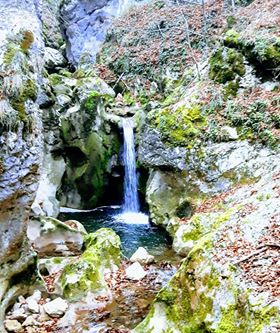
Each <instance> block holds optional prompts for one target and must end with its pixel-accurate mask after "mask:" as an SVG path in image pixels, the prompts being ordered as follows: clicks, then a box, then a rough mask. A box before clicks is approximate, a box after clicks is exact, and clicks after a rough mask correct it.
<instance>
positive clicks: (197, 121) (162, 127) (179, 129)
mask: <svg viewBox="0 0 280 333" xmlns="http://www.w3.org/2000/svg"><path fill="white" fill-rule="evenodd" d="M148 117H149V119H150V124H151V125H152V126H154V127H156V128H157V129H158V130H159V131H160V133H161V136H162V138H163V140H164V141H167V142H168V143H170V144H172V145H175V146H187V147H192V145H193V143H194V141H195V139H196V138H198V137H200V135H201V131H202V129H203V128H204V127H205V125H206V119H205V117H204V116H202V114H201V108H200V106H199V105H191V106H190V107H186V106H181V107H178V108H177V109H176V110H170V109H168V108H165V109H162V110H156V111H152V112H150V114H149V115H148Z"/></svg>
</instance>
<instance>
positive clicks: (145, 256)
mask: <svg viewBox="0 0 280 333" xmlns="http://www.w3.org/2000/svg"><path fill="white" fill-rule="evenodd" d="M154 259H155V258H154V256H152V255H150V254H149V253H148V251H147V250H146V249H145V248H144V247H139V248H138V249H137V250H136V251H135V252H134V253H133V255H132V256H131V258H130V261H131V262H139V263H140V264H150V263H152V262H153V261H154Z"/></svg>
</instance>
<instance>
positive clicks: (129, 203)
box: [122, 118, 140, 213]
mask: <svg viewBox="0 0 280 333" xmlns="http://www.w3.org/2000/svg"><path fill="white" fill-rule="evenodd" d="M122 124H123V136H124V154H123V162H124V168H125V178H124V206H123V210H124V212H125V213H128V212H129V213H130V212H133V213H137V212H139V209H140V207H139V198H138V192H137V174H136V154H135V145H134V133H133V127H134V124H133V120H132V119H131V118H123V123H122Z"/></svg>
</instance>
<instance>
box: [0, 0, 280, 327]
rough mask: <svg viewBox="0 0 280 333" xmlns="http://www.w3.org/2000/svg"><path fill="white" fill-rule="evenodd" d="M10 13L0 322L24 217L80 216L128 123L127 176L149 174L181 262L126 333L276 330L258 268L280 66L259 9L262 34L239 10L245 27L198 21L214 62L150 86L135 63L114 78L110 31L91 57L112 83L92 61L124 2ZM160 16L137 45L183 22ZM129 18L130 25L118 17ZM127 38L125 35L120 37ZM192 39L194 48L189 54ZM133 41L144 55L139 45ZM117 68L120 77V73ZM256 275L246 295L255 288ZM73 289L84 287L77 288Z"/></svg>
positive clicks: (268, 289)
mask: <svg viewBox="0 0 280 333" xmlns="http://www.w3.org/2000/svg"><path fill="white" fill-rule="evenodd" d="M16 3H17V2H13V1H9V2H8V3H7V2H5V4H3V6H2V8H1V13H2V14H1V15H2V16H3V17H5V20H3V22H6V23H2V24H3V25H4V26H3V28H4V31H6V32H8V31H9V32H10V31H11V32H10V33H9V34H8V33H7V35H5V34H4V35H1V45H2V46H1V51H2V52H1V54H2V63H3V64H2V71H3V73H4V75H3V76H1V98H0V99H1V101H0V103H1V104H0V106H1V108H0V124H1V125H0V131H1V132H0V134H1V143H0V144H1V152H0V180H1V182H0V186H1V193H0V199H1V214H0V221H1V222H0V240H1V242H0V250H1V260H0V264H1V265H2V266H1V273H0V274H1V276H0V278H1V280H0V287H1V288H0V291H1V293H0V298H2V299H1V301H2V304H1V305H2V308H1V311H2V312H0V315H1V316H2V317H3V311H4V310H5V308H6V307H7V306H8V305H9V304H10V303H11V302H12V301H13V299H14V298H15V297H16V295H17V294H18V292H19V289H20V288H22V285H18V286H17V285H15V286H13V284H14V281H18V280H20V279H14V280H13V279H12V280H11V279H10V277H11V278H12V276H13V275H15V274H16V275H17V274H19V273H20V272H22V271H23V270H25V269H26V268H27V266H28V265H29V264H31V265H32V264H33V263H34V257H35V255H34V254H33V253H32V252H31V251H30V250H29V247H28V246H25V244H26V243H25V242H24V240H25V229H26V222H27V220H28V217H29V215H30V206H31V205H32V209H33V214H35V215H41V216H42V215H47V216H56V215H57V214H58V212H59V205H65V206H68V207H73V208H92V207H95V206H96V205H98V204H100V203H102V202H103V201H102V200H103V199H104V196H106V189H107V188H108V186H109V185H110V177H111V176H112V173H114V170H118V171H119V168H120V167H121V162H120V158H119V157H120V145H121V135H120V127H121V126H120V120H121V117H122V116H127V115H129V116H133V117H134V120H135V124H136V132H137V147H138V166H139V167H140V168H142V170H145V171H147V170H148V171H147V172H148V173H149V179H148V183H147V187H146V186H145V184H144V186H143V188H144V190H143V191H146V201H147V203H148V205H149V210H150V214H151V219H152V221H153V222H154V223H155V224H158V225H160V226H163V227H164V228H166V229H167V230H168V231H169V233H170V235H171V236H172V237H173V239H174V241H173V248H174V250H175V251H176V252H177V253H179V254H180V255H181V256H183V257H184V258H186V259H185V260H184V262H183V264H182V266H181V268H180V269H179V271H178V273H177V274H176V275H175V276H174V278H173V279H172V280H171V281H170V283H169V284H168V285H167V286H166V287H165V288H163V289H162V291H161V292H160V293H159V295H158V296H157V298H156V300H155V301H154V303H153V305H152V308H151V311H150V314H149V315H148V317H147V318H146V319H145V320H144V321H143V323H142V324H140V325H139V326H138V327H137V328H136V329H135V332H165V331H168V332H174V333H175V332H193V331H197V332H218V333H220V332H226V333H233V332H240V333H241V332H248V333H249V332H250V333H252V332H270V333H274V332H277V329H278V327H279V325H278V324H279V316H278V315H277V311H278V308H277V307H278V305H277V303H276V302H275V298H276V297H277V291H276V290H275V287H274V285H273V284H271V283H270V282H269V281H270V280H273V279H277V276H276V275H275V276H274V275H273V276H272V277H271V276H269V275H266V272H265V271H267V272H274V270H273V265H274V264H275V260H276V259H277V246H276V247H275V246H273V244H278V243H277V242H278V240H279V238H278V234H277V230H279V229H277V228H279V184H278V182H279V97H277V96H278V94H279V76H278V73H279V61H280V60H279V41H278V39H277V38H276V34H277V27H276V25H275V22H274V21H275V20H276V19H275V17H273V15H271V7H269V6H268V5H267V6H268V7H265V8H263V13H264V14H265V15H264V17H265V22H263V25H259V24H258V22H256V20H254V19H252V20H246V18H247V19H248V17H251V18H252V17H253V18H254V17H256V15H252V13H249V14H248V12H246V8H245V10H244V12H242V11H241V10H240V15H241V16H242V15H243V16H242V17H244V18H245V19H244V21H242V22H247V23H246V24H248V25H247V29H244V26H243V25H242V24H241V25H240V24H238V23H236V22H238V20H237V19H236V18H235V20H233V22H235V23H232V22H231V23H230V24H229V23H226V24H227V26H225V21H226V20H224V21H223V22H222V23H221V22H219V23H217V22H216V21H215V20H214V21H211V19H209V26H210V27H212V26H213V27H214V29H217V28H221V30H219V31H222V32H221V38H220V39H219V40H218V41H215V42H214V41H213V40H212V38H213V36H210V37H209V39H210V43H209V44H210V48H211V52H210V53H208V54H206V56H204V57H202V55H203V52H201V54H200V55H199V56H198V57H197V60H196V64H195V63H191V64H190V63H188V66H187V69H186V70H185V71H184V73H183V76H182V77H181V78H180V79H178V73H177V72H176V73H177V74H176V75H173V74H172V72H171V70H170V71H167V72H168V73H167V74H166V73H163V75H162V77H161V79H162V81H161V80H159V81H160V82H155V81H154V80H155V76H154V74H153V73H152V74H151V72H149V73H146V72H144V74H143V69H145V66H143V63H141V66H140V71H138V70H139V68H138V64H137V62H136V64H135V53H133V52H132V56H131V58H129V56H127V57H126V58H125V59H123V58H121V57H120V60H121V61H120V65H121V66H120V67H118V68H114V67H113V68H112V66H111V64H112V58H110V57H109V55H110V52H111V51H110V50H111V49H110V46H112V45H113V46H114V47H115V43H117V44H118V42H119V40H118V38H116V39H114V38H112V34H111V33H110V36H109V37H110V38H109V39H108V40H107V41H106V44H105V46H104V47H105V50H102V51H101V56H100V59H101V60H102V59H103V58H104V54H105V55H106V56H108V59H109V60H108V63H109V65H108V66H109V67H110V68H109V69H110V70H111V71H115V73H114V74H115V78H114V79H113V81H112V82H110V83H111V87H110V86H109V85H108V84H107V83H106V82H105V81H104V80H103V79H100V78H99V77H98V76H97V74H96V72H95V68H93V66H92V64H93V62H94V61H95V58H96V52H97V50H99V49H100V48H101V43H102V42H103V41H104V39H105V36H106V31H107V29H108V27H109V26H110V25H111V19H112V17H113V16H115V15H119V13H120V12H122V11H124V12H125V10H126V8H127V6H128V7H129V6H130V2H129V1H128V2H118V1H111V2H109V1H105V0H104V1H99V2H96V1H82V0H81V1H76V0H75V1H74V0H73V1H63V2H62V3H59V2H56V3H52V2H49V1H43V3H42V6H41V3H40V2H37V1H36V2H35V1H34V3H33V2H32V1H29V2H26V3H25V4H22V7H21V8H18V7H17V9H16ZM255 4H256V7H254V4H253V5H252V6H251V7H249V9H250V10H251V11H253V13H256V12H258V10H259V8H258V6H260V3H259V2H258V1H256V2H255ZM173 5H174V4H173ZM120 6H123V7H122V8H123V10H120ZM168 6H169V5H168ZM168 6H167V5H166V4H165V3H163V2H157V1H156V2H155V4H152V5H151V7H149V6H147V7H145V10H147V11H148V12H149V11H152V13H153V12H156V13H158V14H159V15H158V16H157V17H156V18H155V17H154V16H153V17H152V19H151V20H150V21H151V22H149V23H151V25H149V28H147V29H146V28H144V30H145V32H146V33H145V34H144V35H143V38H148V40H149V38H150V37H149V36H152V37H154V35H155V34H156V35H157V40H158V39H161V38H162V35H163V31H165V30H164V29H165V28H166V30H167V31H168V27H169V25H171V26H172V22H173V20H174V17H173V16H172V15H170V13H173V11H172V10H175V12H176V10H177V15H180V20H183V16H182V14H181V13H180V12H178V11H179V10H180V8H179V9H178V8H177V7H176V6H175V7H176V8H175V9H174V7H168ZM27 8H28V11H27ZM197 8H198V7H195V9H194V7H191V10H195V11H197V10H198V9H199V8H198V9H197ZM277 8H278V7H277V6H275V9H277ZM219 10H220V9H219ZM219 10H217V8H216V7H215V8H214V9H213V11H211V7H210V9H209V12H210V13H212V14H211V15H212V16H211V15H210V14H209V15H210V18H211V17H214V18H215V19H216V18H217V17H216V16H217V13H218V12H219ZM278 11H279V10H278ZM275 12H276V13H277V10H275ZM133 13H134V12H133ZM178 13H179V14H178ZM187 13H189V9H188V11H187ZM238 13H239V12H238ZM23 14H24V15H23ZM137 15H140V16H141V17H142V18H144V17H146V16H145V15H143V13H142V12H141V10H140V11H139V13H138V14H137V13H136V14H135V13H134V14H133V15H132V17H134V18H135V17H139V16H137ZM163 15H167V16H166V17H165V16H163ZM215 15H216V16H215ZM246 15H247V16H246ZM275 16H277V15H275ZM147 17H148V18H149V16H147ZM163 17H165V18H166V21H164V20H162V18H163ZM196 17H198V16H196ZM22 18H24V20H23V19H22ZM41 18H42V21H43V24H42V25H41V23H42V22H41V21H40V19H41ZM268 18H269V19H270V21H269V19H268ZM129 19H131V17H130V16H129V13H128V16H127V17H125V18H124V20H129ZM153 20H155V21H153ZM157 20H159V21H157ZM162 21H164V22H163V23H164V24H163V25H162V24H161V22H162ZM1 22H2V21H1ZM127 22H130V21H127ZM191 22H192V21H191ZM213 22H214V23H213ZM154 23H155V24H154ZM5 24H6V25H5ZM192 24H193V25H194V24H195V22H192ZM211 24H212V26H211ZM266 24H267V25H271V26H273V27H274V29H270V28H269V29H268V28H267V27H266ZM229 25H230V26H229ZM143 26H144V27H146V25H145V24H144V25H142V26H141V29H142V30H143ZM11 27H12V29H11ZM120 27H121V28H119V26H118V29H121V31H122V32H121V34H120V31H119V30H117V32H116V36H117V37H118V36H119V35H118V34H120V36H121V37H123V35H122V34H124V33H125V31H126V29H124V30H122V29H123V21H122V24H121V25H120ZM158 27H159V28H158ZM21 28H22V29H23V30H21V31H20V29H21ZM128 28H129V29H128V30H129V33H130V31H131V30H133V29H132V26H129V27H128ZM135 28H137V27H135ZM262 29H263V30H262ZM142 30H141V31H142ZM175 30H177V28H176V26H175ZM171 31H173V30H171ZM209 31H210V32H211V28H209ZM216 31H217V30H215V32H216ZM275 31H276V32H275ZM262 33H263V34H264V35H263V36H265V37H263V36H262V37H260V35H261V34H262ZM198 34H199V33H198V30H196V29H195V31H194V35H195V36H198ZM135 35H137V34H135ZM129 36H130V35H128V37H127V38H126V39H125V40H126V43H127V47H128V46H129V45H130V44H131V45H133V43H134V42H135V43H136V46H137V45H138V44H137V43H138V42H139V40H136V41H135V40H134V41H133V40H130V39H129V38H130V37H129ZM43 38H44V42H45V45H46V47H44V46H43ZM196 38H197V37H196ZM199 38H201V37H199ZM199 38H197V39H195V40H194V41H193V44H194V45H196V47H197V49H195V50H200V51H201V49H200V48H203V47H204V46H203V45H204V44H203V43H204V42H202V40H201V39H199ZM64 39H66V45H65V44H64ZM248 40H249V42H248ZM132 41H133V42H132ZM184 41H185V38H182V40H180V43H185V42H184ZM110 43H111V44H112V45H109V44H110ZM131 45H130V46H131ZM143 45H144V53H145V52H146V50H145V47H147V45H150V44H149V43H144V44H143ZM176 45H177V44H176ZM183 45H184V47H183V49H185V50H187V51H188V52H189V53H191V52H194V51H191V50H190V47H189V45H188V44H183ZM201 45H202V46H201ZM108 46H109V47H108ZM134 46H135V45H134ZM171 49H172V48H171ZM180 50H181V49H180ZM42 51H44V52H42ZM132 51H133V50H132ZM142 51H143V50H141V52H142ZM108 52H109V53H108ZM141 52H140V53H139V54H141V55H142V53H141ZM180 52H181V51H180ZM197 52H198V51H197ZM43 53H44V70H43V75H42V76H41V71H42V69H43V64H42V61H41V59H42V54H43ZM136 54H138V53H136ZM180 54H181V53H180ZM184 54H185V53H184V52H183V51H182V56H184ZM177 56H178V55H175V57H177ZM200 56H201V58H200ZM169 57H171V58H169ZM172 57H174V54H172V52H171V53H169V52H167V53H166V54H163V55H161V54H160V57H159V58H160V66H159V68H156V70H158V69H160V68H162V66H163V67H165V66H167V64H168V63H170V61H171V62H172V59H174V58H172ZM192 57H193V56H192ZM192 57H191V58H192ZM151 59H153V58H151ZM179 59H180V60H182V61H180V64H181V63H184V58H179ZM188 60H189V58H188ZM99 61H100V60H99ZM178 62H179V60H178ZM113 63H114V61H113ZM118 63H119V62H115V63H114V64H116V65H117V64H118ZM131 63H132V64H133V66H134V65H135V66H136V70H135V67H133V66H131V67H130V64H131ZM174 64H176V63H174ZM103 65H106V64H105V63H104V64H103ZM73 66H74V67H75V66H76V67H77V68H74V67H73ZM167 67H168V66H167ZM168 68H169V67H168ZM123 69H125V70H126V71H128V72H129V73H128V75H127V73H126V72H125V73H124V76H122V74H123V72H124V71H123ZM108 72H109V71H108ZM109 73H110V72H109ZM139 73H140V74H139ZM141 75H142V76H143V77H145V75H148V79H149V80H148V81H150V83H149V84H143V82H144V83H145V82H146V83H147V81H145V80H144V81H142V79H143V77H142V76H141ZM105 78H106V75H105ZM145 79H146V77H145ZM131 80H132V81H131ZM134 86H137V87H138V88H139V89H140V88H141V89H142V87H145V94H144V95H141V94H139V93H138V92H137V94H134V89H133V87H134ZM112 87H114V88H115V90H116V91H117V92H120V94H119V95H118V96H115V91H114V89H112ZM138 88H137V89H138ZM137 89H136V90H137ZM147 91H148V92H149V93H150V94H151V95H147ZM151 96H152V97H151ZM115 168H116V169H115ZM140 168H139V169H140ZM116 174H117V172H116ZM118 176H119V175H118ZM38 183H39V189H38V190H37V187H38ZM35 195H36V198H35ZM34 199H35V201H34ZM37 219H38V221H41V219H42V221H43V218H37ZM46 221H47V222H46V224H47V226H48V225H50V224H54V225H55V226H57V225H58V226H61V224H60V222H59V221H57V220H52V219H50V220H48V218H46ZM48 222H50V223H49V224H48ZM40 223H41V222H40ZM42 225H43V232H42V234H43V233H44V232H45V229H44V223H43V222H42ZM71 228H72V227H70V229H71ZM54 229H55V228H54ZM67 229H69V228H67ZM275 230H276V231H275ZM51 231H53V230H51ZM68 231H69V230H68ZM70 231H71V232H70ZM70 231H69V234H70V235H72V232H74V231H73V230H70ZM55 232H56V230H55ZM74 233H75V232H74ZM53 237H54V238H55V237H56V233H54V236H53ZM71 237H72V236H71ZM80 238H81V237H80ZM80 238H79V246H80V247H81V246H82V245H81V244H82V243H83V241H82V240H81V239H80ZM32 239H33V238H32ZM34 239H35V240H36V237H35V238H34ZM34 239H33V240H34ZM52 245H53V244H52ZM259 245H261V246H262V248H261V249H262V251H263V252H259V254H258V253H257V254H256V255H257V257H256V258H257V259H256V262H257V264H256V265H254V264H252V262H249V264H248V263H247V259H246V256H248V255H250V254H251V253H252V251H257V252H258V251H260V248H259V247H258V246H259ZM118 246H119V243H118ZM55 247H56V245H55ZM80 247H79V250H81V248H80ZM57 248H59V244H58V245H57ZM57 248H56V249H57ZM25 249H26V250H25ZM51 249H52V248H51ZM236 249H238V250H236ZM264 252H265V253H266V257H265V258H262V253H264ZM20 256H21V258H20ZM244 256H245V261H244V262H245V264H246V265H243V259H244ZM85 257H87V256H84V257H82V260H81V262H77V263H75V265H74V266H73V267H74V269H76V264H77V267H78V269H79V267H81V265H83V266H87V264H88V263H87V259H88V258H85ZM89 257H90V256H89ZM18 259H19V260H18ZM21 259H22V260H21ZM84 259H85V260H84ZM91 259H92V258H90V260H91ZM93 259H94V260H95V259H96V258H93ZM99 259H100V258H97V259H96V260H97V264H98V265H99V264H101V263H100V262H99V261H100V260H99ZM240 260H241V262H239V261H240ZM8 262H9V263H8ZM7 263H8V264H7ZM98 265H97V266H98ZM93 266H94V265H90V273H92V271H95V267H93ZM258 267H259V268H258ZM260 267H263V268H260ZM70 273H71V274H72V272H70ZM271 274H274V273H271ZM264 275H265V283H264V287H263V289H262V290H259V289H258V288H257V285H258V283H259V280H258V278H259V279H260V278H261V276H264ZM255 277H256V279H255ZM242 281H243V282H242ZM244 281H245V282H244ZM62 282H63V285H64V286H65V283H64V282H65V281H62ZM86 283H87V281H86V282H85V284H84V278H83V277H82V285H83V288H85V292H86V291H87V289H86V286H85V287H84V285H86ZM94 287H95V286H94V285H93V286H92V285H91V288H92V291H94ZM10 288H11V289H10ZM250 288H251V289H252V290H253V292H251V290H250ZM9 289H10V291H8V290H9ZM68 289H69V288H68ZM78 289H79V288H78ZM20 292H21V293H24V292H25V291H24V290H23V289H21V290H20ZM239 295H243V296H244V297H241V296H239ZM231 318H233V319H231ZM0 320H1V318H0ZM277 325H278V326H277Z"/></svg>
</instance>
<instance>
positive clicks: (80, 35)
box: [61, 0, 141, 65]
mask: <svg viewBox="0 0 280 333" xmlns="http://www.w3.org/2000/svg"><path fill="white" fill-rule="evenodd" d="M134 2H135V1H134V0H111V1H110V0H93V1H89V0H70V1H65V2H64V4H63V6H62V9H61V14H62V16H63V18H64V32H65V35H66V40H67V56H68V59H69V61H70V62H71V63H72V64H74V65H77V64H78V63H86V62H87V63H91V62H95V59H96V54H97V52H98V51H99V48H100V46H101V44H102V43H103V42H104V40H105V38H106V33H107V29H108V28H109V27H110V26H111V23H112V20H113V19H114V17H117V16H118V15H119V14H121V12H122V11H123V10H124V8H126V7H127V6H129V5H130V4H133V3H134ZM136 2H138V3H139V2H141V0H140V1H136Z"/></svg>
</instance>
